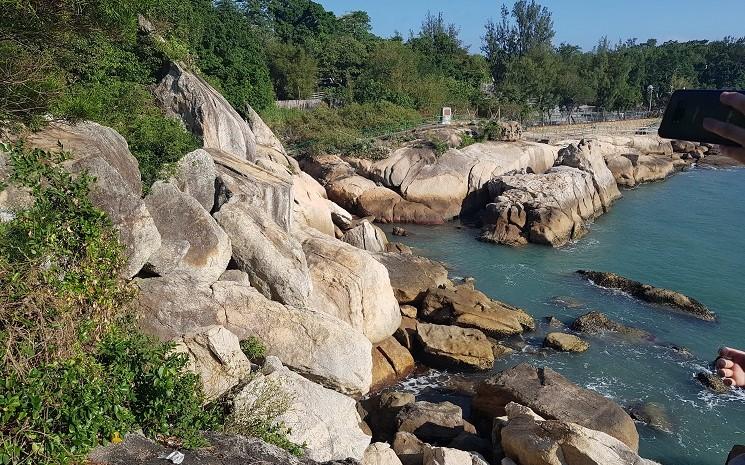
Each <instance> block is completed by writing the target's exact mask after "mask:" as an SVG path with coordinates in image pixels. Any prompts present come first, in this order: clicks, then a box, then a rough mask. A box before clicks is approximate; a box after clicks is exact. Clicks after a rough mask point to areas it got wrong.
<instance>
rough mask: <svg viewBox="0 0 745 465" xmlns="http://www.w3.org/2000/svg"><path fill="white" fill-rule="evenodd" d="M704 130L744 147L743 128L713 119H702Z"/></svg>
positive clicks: (744, 136) (744, 131)
mask: <svg viewBox="0 0 745 465" xmlns="http://www.w3.org/2000/svg"><path fill="white" fill-rule="evenodd" d="M704 129H706V130H707V131H709V132H713V133H714V134H717V135H719V136H722V137H724V138H725V139H729V140H731V141H732V142H734V143H736V144H740V145H741V146H745V128H741V127H740V126H735V125H734V124H729V123H724V122H722V121H718V120H715V119H713V118H706V119H704Z"/></svg>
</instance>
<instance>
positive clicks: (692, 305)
mask: <svg viewBox="0 0 745 465" xmlns="http://www.w3.org/2000/svg"><path fill="white" fill-rule="evenodd" d="M577 273H579V274H580V275H581V276H584V277H585V278H586V279H588V280H590V281H592V282H593V283H595V285H597V286H600V287H605V288H608V289H617V290H620V291H623V292H626V293H627V294H630V295H631V296H633V297H636V298H637V299H639V300H643V301H645V302H649V303H653V304H657V305H661V306H663V307H669V308H671V309H673V310H677V311H680V312H683V313H685V314H686V315H690V316H693V317H696V318H698V319H700V320H705V321H714V320H716V315H715V314H714V312H712V311H711V310H709V309H708V308H707V307H706V305H704V304H702V303H701V302H699V301H698V300H696V299H694V298H692V297H688V296H687V295H683V294H681V293H680V292H676V291H671V290H670V289H663V288H661V287H655V286H651V285H649V284H642V283H640V282H639V281H634V280H633V279H629V278H625V277H623V276H619V275H617V274H615V273H607V272H602V271H584V270H579V271H577Z"/></svg>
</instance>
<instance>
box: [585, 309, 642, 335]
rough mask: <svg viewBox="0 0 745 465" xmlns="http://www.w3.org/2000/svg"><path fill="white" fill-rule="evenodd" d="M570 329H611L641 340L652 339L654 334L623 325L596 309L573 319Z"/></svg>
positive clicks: (594, 332)
mask: <svg viewBox="0 0 745 465" xmlns="http://www.w3.org/2000/svg"><path fill="white" fill-rule="evenodd" d="M572 329H573V330H574V331H579V332H582V333H588V334H597V333H600V332H605V331H611V332H616V333H620V334H623V335H624V336H629V337H633V338H639V339H643V340H652V339H654V336H652V335H651V334H650V333H648V332H646V331H644V330H642V329H638V328H631V327H629V326H624V325H622V324H621V323H618V322H616V321H613V320H611V319H610V318H608V317H607V316H605V315H604V314H602V313H600V312H597V311H594V312H590V313H586V314H584V315H582V316H581V317H579V318H577V319H576V320H574V323H572Z"/></svg>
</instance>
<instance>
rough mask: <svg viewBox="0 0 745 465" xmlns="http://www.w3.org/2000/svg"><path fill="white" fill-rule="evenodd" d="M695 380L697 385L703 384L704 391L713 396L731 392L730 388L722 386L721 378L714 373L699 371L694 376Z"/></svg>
mask: <svg viewBox="0 0 745 465" xmlns="http://www.w3.org/2000/svg"><path fill="white" fill-rule="evenodd" d="M696 379H697V380H698V382H699V383H701V384H703V385H704V387H705V388H706V389H708V390H710V391H711V392H713V393H715V394H727V393H728V392H730V391H731V390H732V388H731V387H729V386H727V385H726V384H724V381H722V378H720V377H719V376H717V375H716V374H715V373H711V372H708V371H701V372H699V373H697V374H696Z"/></svg>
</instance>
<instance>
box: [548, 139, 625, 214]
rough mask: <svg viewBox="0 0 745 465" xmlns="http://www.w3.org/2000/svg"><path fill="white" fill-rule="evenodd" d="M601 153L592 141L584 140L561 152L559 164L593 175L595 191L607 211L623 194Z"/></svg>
mask: <svg viewBox="0 0 745 465" xmlns="http://www.w3.org/2000/svg"><path fill="white" fill-rule="evenodd" d="M600 152H601V151H600V150H598V149H596V148H595V144H594V143H593V141H590V140H582V141H580V143H579V144H577V145H574V144H571V145H569V146H568V147H566V148H565V149H562V150H560V151H559V158H558V159H557V164H561V165H564V166H570V167H572V168H577V169H579V170H582V171H584V172H587V173H590V174H591V175H592V179H593V182H594V184H595V190H596V191H597V193H598V195H599V197H600V203H601V205H602V207H603V209H604V210H605V211H607V210H608V209H609V208H610V206H611V205H612V204H613V202H615V201H616V200H618V199H619V198H621V192H619V190H618V185H617V184H616V180H615V178H614V176H613V173H612V172H611V171H610V170H609V169H608V166H607V165H606V164H605V160H604V159H603V155H602V153H600Z"/></svg>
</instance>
